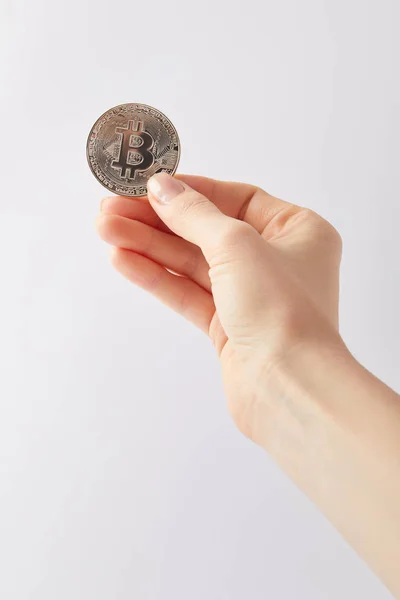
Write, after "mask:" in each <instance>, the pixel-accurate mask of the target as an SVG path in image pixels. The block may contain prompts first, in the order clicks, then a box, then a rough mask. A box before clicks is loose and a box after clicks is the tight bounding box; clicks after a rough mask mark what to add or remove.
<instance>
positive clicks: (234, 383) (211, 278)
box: [97, 174, 400, 598]
mask: <svg viewBox="0 0 400 600" xmlns="http://www.w3.org/2000/svg"><path fill="white" fill-rule="evenodd" d="M97 226H98V230H99V233H100V235H101V236H102V238H103V239H104V240H106V241H107V242H109V243H110V244H112V245H113V246H115V248H114V251H113V255H112V256H113V259H112V260H113V263H114V266H115V267H116V269H117V270H118V271H120V272H121V273H122V274H123V275H125V276H126V277H127V278H128V279H129V280H130V281H132V282H134V283H136V284H138V285H140V286H142V287H143V288H145V289H147V290H148V291H150V292H151V293H153V294H154V295H155V296H157V297H158V298H160V299H161V300H162V301H163V302H165V303H166V304H167V305H168V306H170V307H171V308H173V309H175V310H177V311H178V312H180V313H181V314H183V315H184V316H185V317H187V318H189V319H190V320H191V321H193V322H194V323H195V324H196V325H198V326H199V327H201V328H202V329H203V330H204V331H205V332H206V333H209V335H210V337H211V339H212V341H213V342H214V344H215V347H216V349H217V351H218V354H219V357H220V361H221V365H222V369H223V377H224V382H225V389H226V393H227V397H228V403H229V408H230V411H231V413H232V415H233V418H234V420H235V422H236V424H237V425H238V427H239V428H240V429H241V431H242V432H243V433H244V434H245V435H247V436H248V437H250V438H251V439H253V440H254V441H255V442H256V443H258V444H259V445H261V446H263V447H264V448H265V449H266V450H268V451H269V452H270V454H271V455H272V456H273V458H274V459H275V460H276V461H277V462H278V464H280V466H281V467H282V468H283V469H284V470H285V471H286V473H287V474H288V475H289V477H291V478H292V479H293V480H294V481H295V482H296V483H297V485H298V486H299V487H300V488H301V489H302V490H303V491H304V492H305V493H306V494H307V495H308V496H309V498H310V499H311V500H312V501H313V502H315V504H316V505H317V506H319V508H320V509H321V510H322V511H323V512H324V513H325V515H326V516H327V517H328V518H329V519H330V520H331V522H332V523H333V524H334V525H335V526H336V527H337V528H338V529H339V531H340V532H341V533H342V535H343V536H344V537H345V538H346V539H347V540H348V541H349V542H350V543H351V544H352V545H353V546H354V548H355V549H356V550H357V551H358V552H359V554H360V555H361V556H362V557H364V559H365V560H366V561H367V562H368V563H369V564H370V565H371V567H372V568H373V569H375V571H376V572H377V573H378V574H379V576H380V577H381V578H382V580H383V581H384V582H385V583H386V584H387V585H388V586H389V588H390V589H391V590H392V591H393V592H394V593H395V595H396V597H398V598H400V575H399V573H400V571H399V569H398V564H399V561H398V557H399V555H400V541H399V540H400V512H399V506H400V479H399V456H400V441H399V440H400V404H399V398H398V396H397V394H395V392H393V390H390V389H389V388H388V387H387V386H385V385H384V384H383V383H382V382H380V381H378V380H377V379H376V378H374V377H373V376H372V375H371V374H370V373H368V371H366V370H365V369H363V368H362V367H361V365H359V364H358V363H357V362H356V361H355V360H354V358H353V357H352V356H351V354H350V352H349V351H348V350H347V348H346V347H345V345H344V343H343V342H342V340H341V338H340V336H339V333H338V287H339V286H338V280H339V264H340V256H341V240H340V237H339V235H338V233H337V232H336V231H335V229H334V228H333V227H332V226H331V225H329V223H327V222H326V221H324V219H322V218H321V217H319V216H318V215H316V214H315V213H313V212H312V211H309V210H307V209H303V208H300V207H298V206H294V205H292V204H288V203H286V202H283V201H282V200H278V199H277V198H273V197H272V196H270V195H268V194H266V193H265V192H263V191H262V190H259V189H257V188H255V187H252V186H249V185H243V184H237V183H222V182H217V181H212V180H209V179H203V178H201V177H189V176H182V177H180V178H179V180H178V179H173V178H171V177H169V176H167V175H165V174H163V175H157V176H155V177H154V178H152V179H151V180H150V182H149V202H147V200H144V201H142V200H133V199H128V198H121V197H114V198H107V199H106V200H105V201H104V202H103V205H102V212H101V215H100V216H99V218H98V221H97ZM171 271H173V273H171ZM175 273H176V274H178V275H181V276H180V277H179V276H178V275H176V274H175Z"/></svg>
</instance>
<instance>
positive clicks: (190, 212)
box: [178, 191, 209, 218]
mask: <svg viewBox="0 0 400 600" xmlns="http://www.w3.org/2000/svg"><path fill="white" fill-rule="evenodd" d="M208 205H209V200H207V198H205V197H204V196H202V195H201V194H198V193H197V192H195V191H190V192H186V193H185V194H184V199H183V202H181V203H180V204H179V207H178V213H179V217H180V218H186V217H189V218H195V216H196V213H197V212H199V211H201V210H204V209H205V208H206V207H207V206H208Z"/></svg>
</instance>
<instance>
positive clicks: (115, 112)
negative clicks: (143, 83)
mask: <svg viewBox="0 0 400 600" xmlns="http://www.w3.org/2000/svg"><path fill="white" fill-rule="evenodd" d="M86 155H87V159H88V163H89V167H90V169H91V171H92V173H93V175H94V176H95V177H96V179H97V180H98V181H99V182H100V183H101V184H102V185H104V187H106V188H107V189H108V190H111V191H112V192H114V193H115V194H119V195H121V196H145V195H146V194H147V182H148V180H149V179H150V177H151V176H152V175H155V173H161V172H164V173H169V174H170V175H173V174H174V173H175V171H176V169H177V166H178V162H179V156H180V142H179V137H178V133H177V131H176V129H175V127H174V126H173V125H172V123H171V121H170V120H169V119H167V117H166V116H165V115H163V113H162V112H160V111H159V110H157V109H156V108H153V107H152V106H147V105H146V104H121V105H119V106H115V107H114V108H110V110H108V111H107V112H105V113H104V114H103V115H101V117H100V118H99V119H97V121H96V123H95V124H94V125H93V127H92V129H91V131H90V133H89V137H88V141H87V145H86Z"/></svg>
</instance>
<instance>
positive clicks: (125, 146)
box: [111, 121, 154, 179]
mask: <svg viewBox="0 0 400 600" xmlns="http://www.w3.org/2000/svg"><path fill="white" fill-rule="evenodd" d="M115 133H119V134H120V135H122V143H121V148H120V151H119V158H118V160H113V161H112V163H111V166H112V167H113V168H114V169H121V177H124V178H125V177H127V178H128V179H134V177H135V171H136V170H138V171H146V170H147V169H149V168H150V167H151V166H152V165H153V163H154V155H153V153H152V152H150V150H151V148H152V147H153V144H154V140H153V138H152V137H151V135H150V134H149V133H147V131H143V123H142V122H141V121H129V122H128V126H127V127H117V128H116V130H115ZM128 172H129V175H128Z"/></svg>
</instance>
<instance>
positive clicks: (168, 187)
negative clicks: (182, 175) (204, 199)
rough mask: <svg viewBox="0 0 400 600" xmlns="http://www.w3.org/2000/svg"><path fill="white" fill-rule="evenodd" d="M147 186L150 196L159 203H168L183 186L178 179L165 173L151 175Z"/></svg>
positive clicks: (180, 191)
mask: <svg viewBox="0 0 400 600" xmlns="http://www.w3.org/2000/svg"><path fill="white" fill-rule="evenodd" d="M147 188H148V190H149V192H150V194H151V195H152V196H154V198H155V199H156V200H158V201H159V202H160V203H161V204H169V203H170V202H171V200H173V199H174V198H175V196H177V195H178V194H181V193H182V192H183V191H184V190H185V188H184V187H183V185H182V184H181V182H180V181H178V179H174V178H173V177H171V175H168V174H167V173H158V174H157V175H153V177H151V178H150V179H149V181H148V182H147Z"/></svg>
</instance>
